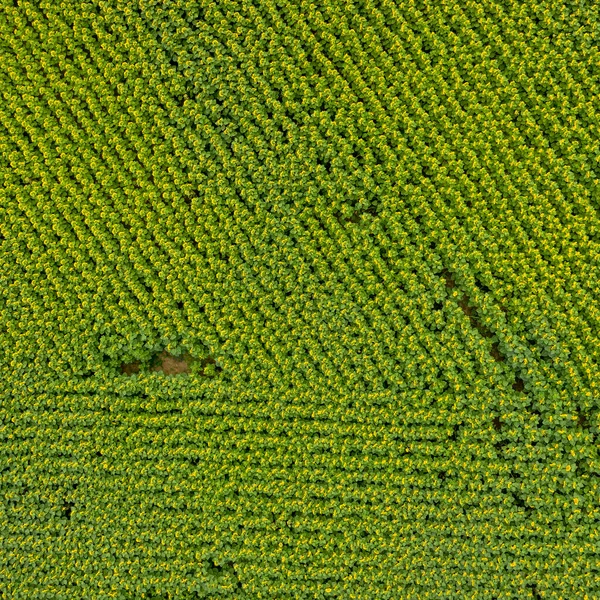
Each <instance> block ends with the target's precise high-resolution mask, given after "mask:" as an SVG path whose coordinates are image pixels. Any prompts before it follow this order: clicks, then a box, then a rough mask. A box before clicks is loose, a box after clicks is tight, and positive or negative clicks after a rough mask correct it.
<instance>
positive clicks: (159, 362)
mask: <svg viewBox="0 0 600 600" xmlns="http://www.w3.org/2000/svg"><path fill="white" fill-rule="evenodd" d="M192 360H193V359H192V357H191V356H190V355H189V354H184V355H183V356H182V357H177V356H173V355H172V354H169V353H168V352H165V351H163V352H161V353H160V354H159V355H158V356H157V357H156V359H155V361H154V365H153V366H152V367H151V369H150V370H151V371H161V372H162V373H164V374H165V375H181V374H182V373H189V372H190V364H191V362H192Z"/></svg>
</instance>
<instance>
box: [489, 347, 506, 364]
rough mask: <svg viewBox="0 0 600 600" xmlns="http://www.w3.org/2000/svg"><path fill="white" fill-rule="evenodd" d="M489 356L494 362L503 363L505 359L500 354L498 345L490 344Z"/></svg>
mask: <svg viewBox="0 0 600 600" xmlns="http://www.w3.org/2000/svg"><path fill="white" fill-rule="evenodd" d="M490 354H491V355H492V357H493V359H494V360H495V361H496V362H504V361H505V360H506V359H505V358H504V356H502V354H501V353H500V350H499V349H498V344H492V349H491V350H490Z"/></svg>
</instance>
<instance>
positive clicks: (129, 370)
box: [121, 360, 140, 375]
mask: <svg viewBox="0 0 600 600" xmlns="http://www.w3.org/2000/svg"><path fill="white" fill-rule="evenodd" d="M139 372H140V361H139V360H136V361H134V362H130V363H123V364H122V365H121V373H123V374H124V375H133V374H134V373H139Z"/></svg>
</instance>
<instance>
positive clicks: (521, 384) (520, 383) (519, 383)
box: [513, 377, 525, 392]
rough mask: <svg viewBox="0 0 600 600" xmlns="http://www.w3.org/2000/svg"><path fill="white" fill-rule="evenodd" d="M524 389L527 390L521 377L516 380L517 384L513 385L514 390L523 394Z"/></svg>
mask: <svg viewBox="0 0 600 600" xmlns="http://www.w3.org/2000/svg"><path fill="white" fill-rule="evenodd" d="M524 389H525V383H524V381H523V380H522V379H521V378H520V377H517V378H516V379H515V382H514V383H513V390H515V391H517V392H522V391H523V390H524Z"/></svg>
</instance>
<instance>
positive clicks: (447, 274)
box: [442, 269, 456, 288]
mask: <svg viewBox="0 0 600 600" xmlns="http://www.w3.org/2000/svg"><path fill="white" fill-rule="evenodd" d="M442 277H443V278H444V279H445V280H446V287H448V288H454V287H456V281H454V277H452V274H451V273H450V271H447V270H446V269H444V270H443V271H442Z"/></svg>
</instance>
